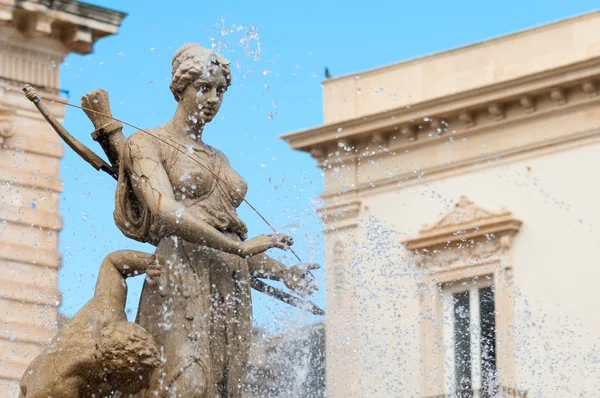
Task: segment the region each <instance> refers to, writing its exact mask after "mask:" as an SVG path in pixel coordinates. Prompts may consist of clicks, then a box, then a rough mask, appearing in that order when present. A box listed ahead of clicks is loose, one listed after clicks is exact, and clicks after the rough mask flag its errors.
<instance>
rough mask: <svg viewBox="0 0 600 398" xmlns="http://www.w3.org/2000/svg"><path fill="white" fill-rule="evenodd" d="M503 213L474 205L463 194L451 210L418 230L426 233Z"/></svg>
mask: <svg viewBox="0 0 600 398" xmlns="http://www.w3.org/2000/svg"><path fill="white" fill-rule="evenodd" d="M503 214H508V213H507V212H502V213H494V212H492V211H489V210H488V209H484V208H483V207H480V206H478V205H476V204H475V203H474V202H473V201H471V200H470V199H469V198H468V197H466V196H464V195H463V196H461V197H460V199H459V200H458V202H456V204H455V205H454V208H453V209H452V210H450V211H449V212H448V213H446V214H445V215H444V216H443V217H442V218H441V219H439V220H438V221H437V222H435V223H434V224H433V225H431V226H428V225H425V226H423V228H422V229H421V231H420V232H421V233H427V232H431V231H434V230H436V229H440V228H443V227H447V226H457V225H463V224H465V223H470V222H473V221H478V220H479V221H480V220H484V219H486V218H491V217H494V216H501V215H503Z"/></svg>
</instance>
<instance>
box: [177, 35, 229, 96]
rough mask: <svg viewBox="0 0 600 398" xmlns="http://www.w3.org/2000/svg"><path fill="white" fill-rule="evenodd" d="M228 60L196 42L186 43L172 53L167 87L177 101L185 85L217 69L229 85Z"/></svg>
mask: <svg viewBox="0 0 600 398" xmlns="http://www.w3.org/2000/svg"><path fill="white" fill-rule="evenodd" d="M230 64H231V63H230V62H229V61H228V60H227V59H225V58H224V57H223V56H222V55H221V54H219V53H217V52H214V51H212V50H209V49H208V48H204V47H202V46H201V45H200V44H198V43H186V44H184V45H182V46H181V47H179V49H178V50H177V51H176V52H175V54H174V55H173V69H172V70H171V73H172V78H171V84H170V85H169V88H170V89H171V92H172V93H173V96H174V97H175V101H177V102H179V100H180V99H181V96H182V94H183V91H184V90H185V89H186V87H187V86H188V85H189V84H190V83H192V82H193V81H195V80H196V79H198V78H200V77H208V76H210V74H211V73H214V72H215V71H219V72H220V73H223V75H224V76H225V79H226V80H227V86H229V85H231V69H230Z"/></svg>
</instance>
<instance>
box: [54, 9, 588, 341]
mask: <svg viewBox="0 0 600 398" xmlns="http://www.w3.org/2000/svg"><path fill="white" fill-rule="evenodd" d="M93 3H94V4H97V5H100V6H104V7H108V8H113V9H118V10H119V11H124V12H126V13H128V14H129V15H128V17H127V18H126V19H125V20H124V21H123V24H122V27H121V29H120V32H119V34H117V35H115V36H112V37H109V38H105V39H101V40H100V41H99V42H98V43H97V44H96V46H95V51H94V53H93V54H91V55H87V56H82V55H77V54H73V55H69V56H68V57H67V58H66V60H65V63H64V64H63V65H62V67H61V88H63V89H66V90H69V92H70V101H72V102H73V103H76V104H79V98H80V97H81V95H83V94H85V93H87V92H89V91H91V90H92V89H94V88H97V87H102V88H104V89H105V90H107V91H108V92H109V94H110V99H111V105H112V111H113V114H114V115H115V117H119V118H122V119H124V120H126V121H128V122H131V123H133V124H136V125H138V126H140V127H152V126H155V125H158V124H161V123H163V122H165V121H166V120H168V119H169V118H170V116H171V114H172V113H173V111H174V109H175V106H176V103H175V101H174V100H173V98H172V95H171V93H170V91H169V88H168V87H169V79H170V71H171V57H172V55H173V53H174V52H175V50H176V49H177V48H178V47H179V46H180V45H181V44H183V43H186V42H189V41H196V42H200V43H202V44H203V45H205V46H211V44H213V43H214V44H215V45H216V46H217V48H222V50H221V53H222V54H223V55H225V56H226V57H227V58H229V59H230V60H231V61H232V64H233V65H234V67H233V68H232V70H233V84H232V86H231V87H230V89H229V91H228V92H227V94H226V95H225V101H224V105H223V107H222V108H221V111H220V113H219V115H218V117H217V118H216V119H215V121H213V123H211V125H209V126H208V127H207V129H206V131H205V134H204V138H205V141H206V142H207V143H209V144H210V145H213V146H215V147H217V148H219V149H221V150H222V151H224V152H225V154H226V155H227V156H228V157H229V159H230V161H231V163H232V164H233V166H234V167H235V168H236V169H237V170H238V171H239V172H240V173H241V174H242V175H243V177H244V178H245V179H246V180H247V181H248V183H249V192H248V196H247V199H248V200H249V201H250V202H251V203H252V204H253V205H254V206H255V207H257V208H258V209H259V210H260V211H261V212H262V213H263V214H264V215H265V216H266V217H267V218H268V219H269V221H270V222H272V223H273V224H274V225H275V226H277V227H279V228H281V229H282V231H285V232H287V233H290V234H292V235H293V236H294V237H295V241H296V242H297V243H296V244H295V246H294V248H295V250H296V251H297V252H298V254H299V255H300V257H301V258H302V260H304V261H314V262H319V263H323V258H324V248H323V244H322V240H323V237H322V234H321V232H320V231H321V226H320V223H319V220H318V218H317V216H316V214H315V213H314V208H315V205H316V204H317V199H318V194H319V192H321V190H322V177H321V171H320V170H319V169H317V168H316V167H315V162H314V161H313V160H312V159H311V158H310V156H309V155H307V154H304V153H299V152H295V151H291V150H290V149H289V148H288V146H287V144H286V143H285V142H283V141H282V140H281V139H279V138H278V136H279V135H281V134H283V133H287V132H291V131H295V130H299V129H303V128H307V127H313V126H317V125H319V124H321V123H322V101H321V85H320V82H321V80H322V78H323V70H324V68H325V66H327V67H328V68H329V70H330V71H331V73H332V74H333V75H342V74H348V73H353V72H359V71H362V70H366V69H371V68H375V67H378V66H382V65H387V64H390V63H394V62H398V61H402V60H406V59H410V58H414V57H417V56H421V55H426V54H430V53H433V52H438V51H442V50H446V49H450V48H454V47H458V46H461V45H466V44H469V43H472V42H476V41H480V40H484V39H488V38H491V37H495V36H499V35H503V34H507V33H511V32H514V31H517V30H521V29H525V28H529V27H532V26H535V25H539V24H543V23H547V22H552V21H555V20H558V19H562V18H566V17H569V16H573V15H576V14H580V13H583V12H588V11H592V10H594V7H597V5H596V4H597V3H596V2H593V1H588V0H578V1H571V2H566V1H558V0H545V1H540V0H529V1H527V2H523V1H517V0H505V1H502V2H492V3H488V2H481V1H471V0H468V1H453V2H448V1H421V2H406V1H402V0H396V1H378V2H376V3H364V2H347V1H339V0H338V1H330V2H321V1H314V0H306V1H303V2H284V1H281V2H273V1H271V2H269V1H246V2H239V1H212V2H210V1H209V2H198V1H188V0H179V1H173V2H148V1H141V0H135V1H132V0H130V1H127V2H124V1H122V0H106V1H94V2H93ZM64 124H65V126H66V127H67V129H68V130H69V131H70V132H71V133H73V134H74V135H76V136H77V137H78V138H80V139H81V141H83V142H84V143H85V144H87V145H88V146H89V147H91V148H95V149H97V151H98V152H99V153H100V152H101V149H100V148H99V146H98V145H97V144H96V143H95V142H93V141H92V140H91V138H90V135H89V134H90V133H91V131H92V130H93V128H92V125H91V122H89V120H88V119H87V118H86V116H85V115H84V114H83V112H82V111H79V110H76V109H67V114H66V118H65V122H64ZM131 131H132V130H131V129H128V130H126V131H125V132H126V134H129V133H131ZM65 152H66V154H65V157H64V159H63V163H62V177H63V179H64V180H65V186H64V192H63V195H62V198H61V212H62V214H63V217H64V228H63V231H62V232H61V235H60V248H61V250H62V252H63V268H62V269H61V271H60V281H59V286H60V289H61V291H62V293H63V302H62V306H61V311H62V312H64V313H66V314H68V315H72V314H74V313H75V312H76V311H77V310H79V308H81V306H82V305H83V304H84V303H85V302H86V301H87V300H88V299H89V298H90V297H91V295H92V292H93V286H94V283H95V279H96V276H97V271H98V267H99V264H100V262H101V260H102V258H103V257H104V256H105V255H106V254H108V253H109V252H111V251H113V250H118V249H124V248H132V249H138V250H146V251H151V250H152V249H153V248H152V247H151V246H148V245H142V244H139V243H136V242H133V241H131V240H129V239H126V238H125V237H124V236H123V235H122V234H121V233H120V232H119V231H118V230H117V229H116V227H115V226H114V224H113V220H112V212H113V207H114V205H113V195H114V181H112V179H111V178H110V177H108V176H105V175H102V174H100V173H97V172H96V171H95V170H93V169H91V168H90V167H89V166H88V165H87V164H86V163H84V162H83V161H81V160H80V159H79V158H77V156H76V155H75V154H74V153H72V152H71V151H70V150H68V148H67V150H66V151H65ZM240 213H241V215H242V218H243V219H244V220H246V221H247V223H248V225H249V228H250V236H255V235H258V234H261V233H268V232H269V230H268V227H267V226H266V225H265V224H264V223H263V222H262V221H261V220H260V219H259V218H258V217H257V216H256V215H255V214H253V213H252V212H251V210H250V209H249V208H248V207H247V206H245V205H242V207H241V209H240ZM272 254H275V255H279V254H280V253H272ZM283 261H284V262H286V263H287V264H290V265H291V264H294V263H295V261H294V258H293V257H291V256H290V255H289V254H286V255H285V256H283ZM323 275H324V274H323V271H318V272H316V276H317V278H318V279H319V281H320V285H321V291H320V292H319V293H317V294H316V296H315V298H314V300H315V301H316V302H317V303H318V304H320V305H321V306H323V307H324V306H325V299H324V293H323V292H324V289H325V285H324V280H323V279H324V278H323ZM129 285H130V288H131V289H130V296H129V300H128V301H129V304H128V313H129V314H130V317H133V314H134V313H135V309H136V305H137V301H138V299H139V291H140V289H141V281H140V278H135V279H133V280H131V281H130V283H129ZM254 312H255V323H256V324H257V325H261V326H265V327H267V328H269V329H270V330H271V331H273V332H277V331H279V330H284V329H286V328H289V327H294V326H298V325H301V324H304V323H306V322H314V321H318V320H319V318H318V317H313V316H306V315H305V314H301V313H299V312H298V311H295V310H291V309H289V308H287V307H286V306H285V305H280V304H278V303H277V302H275V301H273V300H271V299H268V298H265V297H263V296H261V295H259V294H256V295H255V311H254Z"/></svg>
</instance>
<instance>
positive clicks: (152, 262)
mask: <svg viewBox="0 0 600 398" xmlns="http://www.w3.org/2000/svg"><path fill="white" fill-rule="evenodd" d="M161 275H162V265H161V264H160V263H159V262H158V261H157V260H156V256H154V255H152V256H151V258H150V259H149V260H148V267H147V268H146V281H147V282H148V284H149V285H156V284H158V282H159V279H160V277H161Z"/></svg>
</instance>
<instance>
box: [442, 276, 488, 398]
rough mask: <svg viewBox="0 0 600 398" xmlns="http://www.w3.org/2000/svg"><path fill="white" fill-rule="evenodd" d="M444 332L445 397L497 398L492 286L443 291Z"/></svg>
mask: <svg viewBox="0 0 600 398" xmlns="http://www.w3.org/2000/svg"><path fill="white" fill-rule="evenodd" d="M443 328H444V350H445V353H444V355H445V367H444V368H445V378H446V393H447V394H448V395H450V396H456V397H459V398H471V397H473V398H477V397H480V398H487V397H494V396H496V394H497V392H498V377H497V373H496V316H495V300H494V288H493V286H481V285H473V286H470V287H469V286H464V284H461V285H460V286H449V287H446V288H444V325H443Z"/></svg>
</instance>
